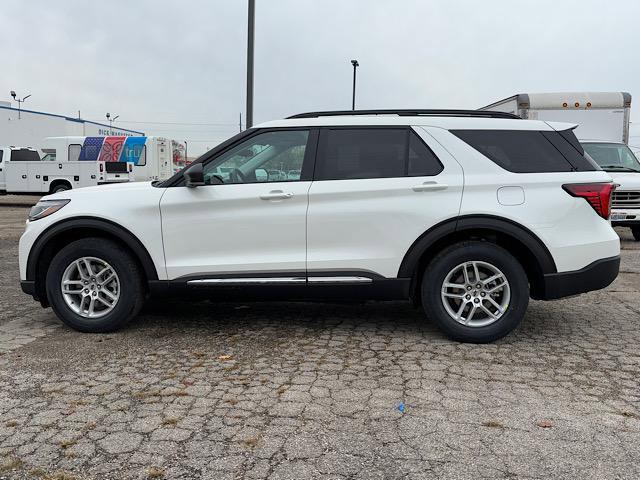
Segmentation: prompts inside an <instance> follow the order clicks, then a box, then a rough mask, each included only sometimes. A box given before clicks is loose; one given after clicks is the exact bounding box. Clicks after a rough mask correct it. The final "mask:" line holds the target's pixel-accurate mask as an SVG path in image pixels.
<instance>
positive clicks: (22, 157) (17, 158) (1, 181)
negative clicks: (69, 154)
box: [0, 147, 98, 193]
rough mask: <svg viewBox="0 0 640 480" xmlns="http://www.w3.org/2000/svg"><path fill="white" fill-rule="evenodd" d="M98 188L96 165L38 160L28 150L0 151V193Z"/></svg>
mask: <svg viewBox="0 0 640 480" xmlns="http://www.w3.org/2000/svg"><path fill="white" fill-rule="evenodd" d="M97 184H98V172H97V170H96V164H95V162H68V161H65V160H63V159H58V158H57V157H56V156H55V155H51V154H45V156H44V157H43V158H42V159H41V158H40V154H39V153H38V151H37V150H35V149H33V148H28V147H0V193H56V192H61V191H63V190H69V189H71V188H79V187H88V186H91V185H97Z"/></svg>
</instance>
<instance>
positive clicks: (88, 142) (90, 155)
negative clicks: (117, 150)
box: [78, 137, 104, 162]
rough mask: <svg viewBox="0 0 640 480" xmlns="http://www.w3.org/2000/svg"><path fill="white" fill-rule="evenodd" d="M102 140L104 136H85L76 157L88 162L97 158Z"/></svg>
mask: <svg viewBox="0 0 640 480" xmlns="http://www.w3.org/2000/svg"><path fill="white" fill-rule="evenodd" d="M103 141H104V137H86V138H85V139H84V144H83V145H82V148H81V149H80V157H78V160H86V161H89V162H95V161H96V160H98V155H99V153H100V149H101V148H102V142H103Z"/></svg>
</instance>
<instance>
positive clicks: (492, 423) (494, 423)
mask: <svg viewBox="0 0 640 480" xmlns="http://www.w3.org/2000/svg"><path fill="white" fill-rule="evenodd" d="M482 426H483V427H489V428H504V425H503V424H502V423H500V422H498V421H497V420H489V421H487V422H482Z"/></svg>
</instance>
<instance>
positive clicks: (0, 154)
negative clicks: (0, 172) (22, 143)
mask: <svg viewBox="0 0 640 480" xmlns="http://www.w3.org/2000/svg"><path fill="white" fill-rule="evenodd" d="M3 154H4V151H2V150H0V163H2V155H3Z"/></svg>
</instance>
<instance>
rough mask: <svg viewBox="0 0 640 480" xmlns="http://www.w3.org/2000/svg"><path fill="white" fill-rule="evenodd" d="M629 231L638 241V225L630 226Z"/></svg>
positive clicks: (639, 232)
mask: <svg viewBox="0 0 640 480" xmlns="http://www.w3.org/2000/svg"><path fill="white" fill-rule="evenodd" d="M631 233H632V234H633V238H635V239H636V241H638V242H640V227H631Z"/></svg>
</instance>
